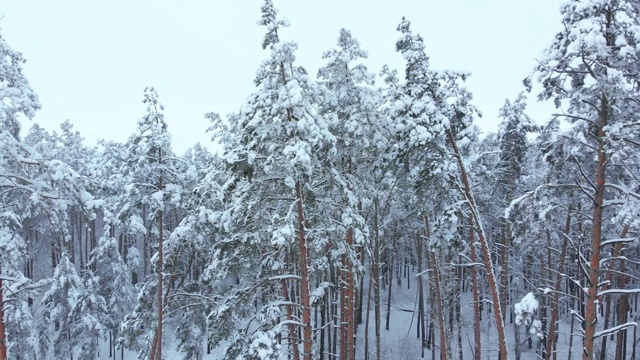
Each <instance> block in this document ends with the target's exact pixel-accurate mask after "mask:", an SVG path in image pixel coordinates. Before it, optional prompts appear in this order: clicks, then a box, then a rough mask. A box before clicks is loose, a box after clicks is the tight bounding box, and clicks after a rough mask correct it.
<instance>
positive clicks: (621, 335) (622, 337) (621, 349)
mask: <svg viewBox="0 0 640 360" xmlns="http://www.w3.org/2000/svg"><path fill="white" fill-rule="evenodd" d="M628 230H629V227H628V226H625V227H624V229H622V233H621V234H620V238H625V237H627V231H628ZM622 250H623V244H622V242H618V243H616V246H615V249H614V251H613V252H614V255H613V257H614V259H615V258H617V257H618V256H620V257H622V256H623V255H622ZM613 261H616V260H613ZM619 263H620V265H619V272H618V274H617V275H616V279H617V281H616V283H617V287H618V289H625V288H626V287H627V284H628V283H629V277H628V276H627V273H626V271H627V269H626V265H625V261H624V260H623V259H620V260H619ZM611 268H614V264H613V263H612V264H611ZM628 311H629V294H626V293H622V294H620V295H618V311H617V314H616V315H617V319H616V323H617V325H622V324H625V323H626V322H627V313H628ZM626 339H627V329H624V330H621V331H618V333H617V334H616V357H615V360H623V359H625V358H626V352H627V351H626V350H627V346H626V345H627V342H626ZM634 346H635V344H634Z"/></svg>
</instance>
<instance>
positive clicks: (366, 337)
mask: <svg viewBox="0 0 640 360" xmlns="http://www.w3.org/2000/svg"><path fill="white" fill-rule="evenodd" d="M371 267H372V270H373V262H372V263H371ZM371 273H372V274H371V275H370V276H369V289H368V290H367V314H366V315H365V321H364V360H369V318H370V317H371V316H370V314H371V287H372V285H373V271H371Z"/></svg>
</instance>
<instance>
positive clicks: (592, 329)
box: [582, 95, 609, 360]
mask: <svg viewBox="0 0 640 360" xmlns="http://www.w3.org/2000/svg"><path fill="white" fill-rule="evenodd" d="M608 109H609V105H608V102H607V99H606V97H605V96H604V95H603V96H602V104H601V109H600V112H601V113H600V124H599V127H598V142H599V143H598V164H597V169H596V181H595V194H594V196H593V218H592V228H591V259H590V264H589V268H588V269H587V271H588V274H589V279H588V282H587V286H588V290H587V303H586V311H585V312H586V314H585V322H584V327H585V331H584V342H583V345H584V352H583V354H582V360H592V359H593V347H594V346H593V345H594V338H595V333H596V327H597V324H598V314H597V313H596V312H597V302H598V299H597V296H598V274H599V272H600V241H601V239H602V219H603V217H602V212H603V210H604V191H605V187H604V185H605V179H606V176H605V167H606V161H607V157H606V154H605V140H604V137H605V132H604V127H605V126H606V125H607V111H608Z"/></svg>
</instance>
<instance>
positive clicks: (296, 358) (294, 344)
mask: <svg viewBox="0 0 640 360" xmlns="http://www.w3.org/2000/svg"><path fill="white" fill-rule="evenodd" d="M281 284H282V295H283V296H284V301H285V302H287V303H289V302H291V299H290V297H289V290H288V289H287V282H286V281H285V280H284V279H282V281H281ZM323 318H324V317H323ZM287 320H289V325H288V326H289V343H290V344H291V350H292V351H293V360H300V350H299V349H298V337H297V336H296V329H295V326H294V324H293V321H294V318H293V311H292V309H291V305H290V304H287ZM323 326H324V323H323ZM322 340H324V336H323V337H322ZM321 344H322V342H321ZM322 345H324V344H322ZM320 352H321V353H322V350H321V351H320Z"/></svg>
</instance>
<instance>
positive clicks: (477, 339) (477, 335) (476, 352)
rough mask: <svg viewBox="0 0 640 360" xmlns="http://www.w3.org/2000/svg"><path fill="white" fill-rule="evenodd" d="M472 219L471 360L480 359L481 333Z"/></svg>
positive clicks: (470, 240)
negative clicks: (472, 344) (472, 345)
mask: <svg viewBox="0 0 640 360" xmlns="http://www.w3.org/2000/svg"><path fill="white" fill-rule="evenodd" d="M473 229H474V224H473V218H469V247H471V265H472V266H471V284H472V286H473V289H472V292H473V341H474V347H473V360H480V359H481V357H482V332H481V330H480V325H481V324H480V320H481V319H480V285H479V284H478V268H477V265H476V263H477V261H478V260H477V258H476V244H475V233H474V231H473Z"/></svg>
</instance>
